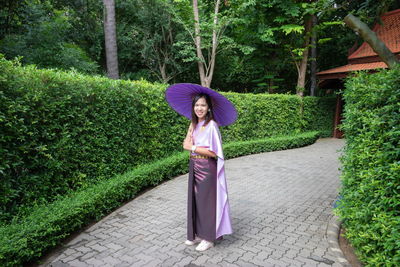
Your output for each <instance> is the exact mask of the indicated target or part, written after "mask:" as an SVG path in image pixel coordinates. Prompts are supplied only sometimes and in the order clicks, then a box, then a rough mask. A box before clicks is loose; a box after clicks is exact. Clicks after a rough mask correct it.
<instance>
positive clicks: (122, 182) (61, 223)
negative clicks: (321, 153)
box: [0, 132, 318, 266]
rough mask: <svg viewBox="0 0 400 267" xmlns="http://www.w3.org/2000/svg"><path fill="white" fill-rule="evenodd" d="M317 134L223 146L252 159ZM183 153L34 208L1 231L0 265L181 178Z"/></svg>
mask: <svg viewBox="0 0 400 267" xmlns="http://www.w3.org/2000/svg"><path fill="white" fill-rule="evenodd" d="M317 138H318V132H307V133H302V134H298V135H293V136H281V137H273V138H267V139H260V140H253V141H248V142H234V143H230V144H227V145H225V146H224V152H225V157H226V159H228V158H233V157H237V156H243V155H249V154H254V153H260V152H266V151H275V150H282V149H289V148H295V147H301V146H305V145H309V144H312V143H314V142H315V141H316V139H317ZM187 165H188V153H185V152H180V153H177V154H175V155H173V156H171V157H168V158H165V159H162V160H160V161H157V162H154V163H151V164H147V165H144V166H141V167H138V168H136V169H134V170H131V171H128V172H126V173H125V174H122V175H117V176H115V177H113V178H112V179H108V180H103V181H101V182H99V183H98V184H96V185H94V186H91V187H89V188H86V189H81V190H78V191H76V192H74V193H71V194H70V195H68V196H66V197H64V198H63V199H60V200H57V201H55V202H53V203H52V204H50V205H47V206H41V207H37V208H36V209H35V210H34V211H33V212H32V214H30V215H29V216H27V217H26V218H24V219H22V220H20V221H15V222H14V223H13V224H11V225H9V226H6V227H1V228H0V264H1V265H2V266H14V265H21V264H23V263H26V262H28V261H32V260H35V259H38V258H39V257H40V256H41V255H43V253H44V252H46V251H47V250H49V249H50V248H53V247H54V246H56V245H57V244H58V243H60V241H61V240H62V239H64V238H65V237H66V236H68V235H69V234H70V233H72V232H73V231H76V230H78V229H80V228H81V227H82V226H84V225H87V224H88V223H89V222H90V221H92V220H94V219H96V220H97V219H99V218H101V217H102V216H104V215H105V214H107V213H109V212H110V211H111V210H112V209H114V208H117V207H119V206H120V205H121V203H122V202H123V201H126V200H128V199H131V198H132V197H133V196H135V195H136V194H137V193H138V192H139V191H140V190H141V189H143V188H145V187H147V186H154V185H157V184H159V183H160V182H161V181H163V180H165V179H169V178H171V177H174V176H177V175H180V174H184V173H186V172H187V169H188V166H187Z"/></svg>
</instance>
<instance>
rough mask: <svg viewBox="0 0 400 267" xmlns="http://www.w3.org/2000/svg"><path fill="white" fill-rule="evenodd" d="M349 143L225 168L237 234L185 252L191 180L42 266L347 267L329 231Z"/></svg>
mask: <svg viewBox="0 0 400 267" xmlns="http://www.w3.org/2000/svg"><path fill="white" fill-rule="evenodd" d="M343 144H344V142H343V140H338V139H330V138H327V139H320V140H318V141H317V142H316V143H315V144H313V145H311V146H308V147H304V148H298V149H291V150H285V151H276V152H269V153H262V154H257V155H250V156H245V157H241V158H236V159H231V160H228V161H227V162H226V165H225V168H226V174H227V181H228V193H229V201H230V205H231V217H232V225H233V228H234V234H232V235H229V236H225V237H224V239H223V240H222V241H218V242H217V243H216V246H215V247H214V248H211V249H209V250H207V251H205V252H197V251H195V246H190V247H188V246H186V245H185V244H184V241H185V239H186V197H187V195H186V194H187V192H186V191H187V175H182V176H179V177H177V178H174V179H172V180H170V181H168V182H165V183H163V184H161V185H159V186H157V187H156V188H154V189H152V190H149V191H147V192H146V193H144V194H142V195H141V196H139V197H137V198H136V199H134V200H132V201H130V202H129V203H127V204H126V205H124V206H122V207H121V208H119V209H118V210H116V211H114V212H113V213H111V214H110V215H108V216H107V217H105V218H104V219H102V220H101V221H100V222H98V223H96V224H94V225H93V226H91V227H90V228H88V229H86V230H85V231H83V232H82V233H81V234H79V235H78V236H77V237H75V238H74V239H72V240H71V241H69V242H68V243H67V244H65V245H64V247H63V248H62V249H61V250H59V251H58V252H54V253H53V254H52V255H50V256H49V257H48V258H47V259H46V260H45V261H44V263H43V264H42V266H146V267H147V266H190V267H195V266H341V265H340V263H339V262H338V261H337V259H336V258H335V256H334V254H333V253H332V252H331V250H330V249H329V245H328V242H327V239H326V228H327V224H328V222H329V220H330V218H331V217H332V203H333V201H334V200H335V198H336V196H337V191H338V187H339V185H340V181H339V170H338V168H339V162H338V156H339V154H340V152H338V150H340V148H341V147H342V146H343Z"/></svg>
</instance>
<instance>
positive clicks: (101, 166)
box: [0, 55, 333, 224]
mask: <svg viewBox="0 0 400 267" xmlns="http://www.w3.org/2000/svg"><path fill="white" fill-rule="evenodd" d="M165 88H166V86H165V85H161V84H150V83H148V82H145V81H135V82H132V81H122V80H118V81H115V80H110V79H107V78H102V77H92V76H85V75H81V74H78V73H75V72H61V71H55V70H38V69H36V68H35V67H33V66H28V67H21V66H19V64H18V62H10V61H7V60H5V59H4V58H3V57H1V55H0V150H1V151H0V152H1V153H0V174H1V175H2V177H4V178H3V179H2V182H1V183H0V224H1V222H3V223H7V222H9V221H10V220H11V219H12V217H13V216H16V215H18V214H19V216H25V215H26V214H29V212H30V210H31V207H32V206H35V205H41V204H42V203H46V202H51V201H54V200H55V199H57V198H58V197H59V196H60V195H64V194H68V193H71V192H72V191H74V190H77V189H79V188H85V187H87V186H91V185H93V184H95V183H97V182H99V181H102V180H104V179H107V178H108V177H112V176H113V175H116V174H120V173H123V172H125V171H127V170H129V169H130V168H134V167H135V166H139V165H140V164H143V163H148V162H151V161H154V160H156V159H160V158H164V157H166V156H168V155H170V154H171V151H180V150H181V143H182V137H183V136H184V135H185V131H186V127H187V125H188V120H186V119H184V118H182V117H181V116H179V115H178V114H177V113H175V112H174V111H172V110H171V109H170V108H169V106H168V105H167V103H166V102H165V100H164V92H165ZM225 95H226V96H227V97H228V98H229V99H230V100H232V102H233V103H234V104H235V106H236V107H237V109H238V111H239V119H238V121H237V122H236V123H235V124H233V125H232V126H229V127H226V128H225V127H223V128H222V129H221V132H222V135H223V139H224V142H227V143H228V142H233V141H243V140H252V139H258V138H265V137H269V136H276V135H287V134H292V133H300V132H304V131H309V130H318V131H331V128H332V125H331V124H330V123H325V124H323V123H320V121H325V122H327V121H328V122H329V121H331V117H332V116H333V112H332V108H331V109H329V108H326V101H328V102H329V101H330V100H329V99H328V100H323V99H318V98H304V104H303V100H302V99H301V98H299V97H297V96H289V95H261V94H260V95H253V94H235V93H225ZM305 115H306V116H307V117H305ZM324 118H325V119H324Z"/></svg>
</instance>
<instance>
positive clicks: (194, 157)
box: [190, 155, 214, 159]
mask: <svg viewBox="0 0 400 267" xmlns="http://www.w3.org/2000/svg"><path fill="white" fill-rule="evenodd" d="M190 158H191V159H214V158H213V157H209V156H203V155H190Z"/></svg>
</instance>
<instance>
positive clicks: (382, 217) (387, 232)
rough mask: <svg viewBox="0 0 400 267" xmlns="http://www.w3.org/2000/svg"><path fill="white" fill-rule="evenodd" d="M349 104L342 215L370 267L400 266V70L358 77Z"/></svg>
mask: <svg viewBox="0 0 400 267" xmlns="http://www.w3.org/2000/svg"><path fill="white" fill-rule="evenodd" d="M344 99H345V102H346V106H345V114H344V115H345V116H344V117H345V119H344V123H343V126H342V127H343V130H344V132H345V137H346V146H345V149H344V155H343V157H342V163H343V170H342V183H343V187H342V189H341V195H342V196H343V199H342V200H341V202H340V206H339V208H338V209H337V212H338V214H339V216H340V217H341V219H342V220H343V223H344V226H345V228H346V237H347V238H348V239H349V240H350V242H351V243H352V245H353V246H354V247H355V249H356V253H357V255H358V256H359V258H360V260H361V261H362V262H364V263H365V265H366V266H400V149H399V147H400V68H399V67H398V68H396V69H393V70H383V71H381V72H379V73H376V74H367V73H358V74H357V75H356V76H355V77H352V78H350V79H348V80H347V82H346V90H345V91H344Z"/></svg>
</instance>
